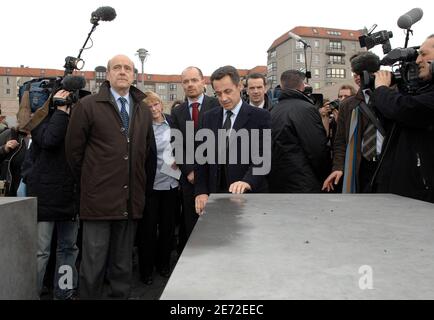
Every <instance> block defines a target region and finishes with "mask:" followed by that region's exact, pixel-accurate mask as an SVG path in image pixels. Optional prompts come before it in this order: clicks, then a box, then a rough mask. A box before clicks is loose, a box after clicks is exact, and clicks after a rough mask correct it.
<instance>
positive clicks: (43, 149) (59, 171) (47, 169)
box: [26, 110, 78, 221]
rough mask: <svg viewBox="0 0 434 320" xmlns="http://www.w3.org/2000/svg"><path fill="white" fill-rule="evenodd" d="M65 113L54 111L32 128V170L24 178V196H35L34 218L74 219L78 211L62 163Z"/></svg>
mask: <svg viewBox="0 0 434 320" xmlns="http://www.w3.org/2000/svg"><path fill="white" fill-rule="evenodd" d="M68 122H69V115H68V114H67V113H66V112H63V111H61V110H55V111H54V112H52V113H51V114H49V116H48V117H46V118H45V119H44V120H43V121H42V122H41V123H40V124H39V125H38V126H37V127H36V128H35V129H33V130H32V145H31V148H30V149H29V152H30V153H31V159H32V161H33V163H32V169H31V174H30V175H28V177H27V179H26V180H27V195H28V196H29V197H37V198H38V221H67V220H74V219H75V218H76V217H77V214H78V206H77V204H78V203H77V200H78V197H77V193H76V190H75V185H74V180H73V177H72V174H71V170H70V168H69V166H68V163H67V162H66V156H65V135H66V130H67V128H68Z"/></svg>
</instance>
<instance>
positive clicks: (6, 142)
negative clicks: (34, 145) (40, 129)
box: [0, 128, 29, 197]
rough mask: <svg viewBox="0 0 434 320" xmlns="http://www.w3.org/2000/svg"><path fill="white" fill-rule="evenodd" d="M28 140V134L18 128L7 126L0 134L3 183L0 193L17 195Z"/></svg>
mask: <svg viewBox="0 0 434 320" xmlns="http://www.w3.org/2000/svg"><path fill="white" fill-rule="evenodd" d="M28 141H29V139H28V134H27V133H26V132H23V131H21V130H19V129H18V128H9V129H6V130H5V131H3V132H2V133H1V134H0V183H1V182H2V181H3V184H5V186H4V188H5V190H4V191H2V190H0V194H1V193H3V192H4V195H5V196H9V197H15V196H17V190H18V186H19V183H20V180H21V165H22V163H23V161H24V155H25V153H26V149H27V147H26V146H27V145H28ZM1 188H2V187H1V186H0V189H1Z"/></svg>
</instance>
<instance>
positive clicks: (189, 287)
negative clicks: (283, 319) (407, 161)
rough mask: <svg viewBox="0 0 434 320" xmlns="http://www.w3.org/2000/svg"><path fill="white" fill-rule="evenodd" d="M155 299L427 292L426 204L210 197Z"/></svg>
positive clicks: (432, 246) (430, 256) (429, 227)
mask: <svg viewBox="0 0 434 320" xmlns="http://www.w3.org/2000/svg"><path fill="white" fill-rule="evenodd" d="M363 266H368V267H363ZM361 267H362V269H360V268H361ZM366 268H368V269H366ZM369 268H370V269H369ZM364 272H366V273H364ZM360 284H361V286H360ZM371 285H372V286H371ZM362 288H365V289H362ZM370 288H371V289H370ZM161 299H187V300H188V299H194V300H199V299H217V300H218V299H261V300H262V299H264V300H266V299H434V205H433V204H430V203H426V202H422V201H416V200H412V199H408V198H404V197H399V196H394V195H381V194H380V195H341V194H339V195H304V194H298V195H297V194H285V195H279V194H267V195H241V196H230V195H212V196H211V197H210V201H209V203H208V206H207V208H206V213H205V214H204V216H202V217H201V218H200V219H199V221H198V224H197V225H196V227H195V229H194V230H193V233H192V235H191V237H190V240H189V242H188V244H187V247H186V248H185V250H184V252H183V254H182V255H181V257H180V259H179V261H178V263H177V265H176V267H175V269H174V271H173V273H172V276H171V278H170V279H169V282H168V283H167V285H166V287H165V290H164V292H163V294H162V296H161Z"/></svg>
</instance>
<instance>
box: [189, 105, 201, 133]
mask: <svg viewBox="0 0 434 320" xmlns="http://www.w3.org/2000/svg"><path fill="white" fill-rule="evenodd" d="M199 105H200V103H199V102H193V103H192V104H191V118H192V120H193V122H194V127H195V128H197V126H198V125H199Z"/></svg>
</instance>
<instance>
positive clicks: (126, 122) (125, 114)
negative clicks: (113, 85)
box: [119, 97, 130, 133]
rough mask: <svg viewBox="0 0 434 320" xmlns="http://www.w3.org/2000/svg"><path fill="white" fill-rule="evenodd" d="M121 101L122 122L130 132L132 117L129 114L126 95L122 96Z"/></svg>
mask: <svg viewBox="0 0 434 320" xmlns="http://www.w3.org/2000/svg"><path fill="white" fill-rule="evenodd" d="M119 101H120V103H121V106H122V107H121V119H122V124H123V126H124V128H125V132H126V133H128V127H129V124H130V117H129V116H128V112H127V109H126V103H127V99H125V98H124V97H120V98H119Z"/></svg>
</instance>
